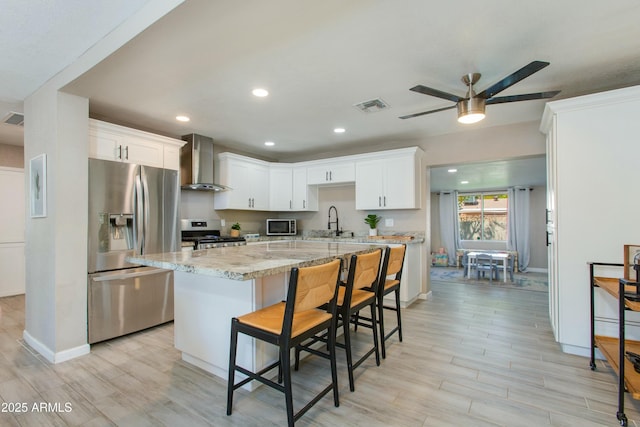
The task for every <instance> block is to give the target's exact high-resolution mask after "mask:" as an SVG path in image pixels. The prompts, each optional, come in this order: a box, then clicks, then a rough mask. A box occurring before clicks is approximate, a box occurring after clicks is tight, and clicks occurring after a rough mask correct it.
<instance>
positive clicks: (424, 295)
mask: <svg viewBox="0 0 640 427" xmlns="http://www.w3.org/2000/svg"><path fill="white" fill-rule="evenodd" d="M431 296H432V293H431V291H429V292H427V293H426V294H425V293H421V294H420V295H418V299H425V300H428V299H431Z"/></svg>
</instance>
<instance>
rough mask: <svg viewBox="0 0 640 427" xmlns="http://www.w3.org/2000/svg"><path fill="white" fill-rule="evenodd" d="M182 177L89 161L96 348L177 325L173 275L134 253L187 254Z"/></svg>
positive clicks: (92, 338) (91, 327) (91, 332)
mask: <svg viewBox="0 0 640 427" xmlns="http://www.w3.org/2000/svg"><path fill="white" fill-rule="evenodd" d="M179 188H180V187H179V177H178V171H174V170H168V169H159V168H153V167H149V166H141V165H135V164H129V163H122V162H112V161H108V160H97V159H89V243H88V249H89V251H88V252H89V256H88V305H87V309H88V336H89V343H95V342H99V341H104V340H107V339H110V338H114V337H117V336H121V335H125V334H129V333H131V332H135V331H139V330H142V329H145V328H149V327H151V326H155V325H158V324H161V323H165V322H168V321H171V320H173V272H172V271H171V270H163V269H159V268H153V267H142V266H137V265H135V264H130V263H128V262H126V261H125V257H126V256H128V255H132V254H152V253H160V252H174V251H178V250H179V248H180V228H179V218H180V216H179V212H178V210H179V205H180V203H179V198H180V189H179Z"/></svg>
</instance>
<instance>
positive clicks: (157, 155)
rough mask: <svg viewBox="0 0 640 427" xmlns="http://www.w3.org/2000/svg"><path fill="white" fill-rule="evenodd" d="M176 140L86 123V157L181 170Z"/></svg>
mask: <svg viewBox="0 0 640 427" xmlns="http://www.w3.org/2000/svg"><path fill="white" fill-rule="evenodd" d="M184 144H185V142H184V141H181V140H179V139H173V138H167V137H164V136H161V135H155V134H152V133H149V132H143V131H139V130H136V129H130V128H126V127H124V126H118V125H114V124H112V123H107V122H101V121H98V120H94V119H89V157H90V158H93V159H103V160H112V161H116V162H126V163H136V164H141V165H145V166H154V167H158V168H165V169H174V170H179V169H180V147H182V146H183V145H184Z"/></svg>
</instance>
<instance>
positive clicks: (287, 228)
mask: <svg viewBox="0 0 640 427" xmlns="http://www.w3.org/2000/svg"><path fill="white" fill-rule="evenodd" d="M297 233H298V230H297V227H296V220H295V219H275V218H274V219H268V220H267V236H295V235H296V234H297Z"/></svg>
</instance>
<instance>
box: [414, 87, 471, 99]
mask: <svg viewBox="0 0 640 427" xmlns="http://www.w3.org/2000/svg"><path fill="white" fill-rule="evenodd" d="M409 90H412V91H414V92H418V93H421V94H423V95H431V96H435V97H438V98H442V99H446V100H448V101H453V102H458V101H462V100H463V99H464V98H461V97H459V96H458V95H454V94H452V93H447V92H443V91H441V90H438V89H433V88H430V87H427V86H422V85H417V86H414V87H412V88H411V89H409Z"/></svg>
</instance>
